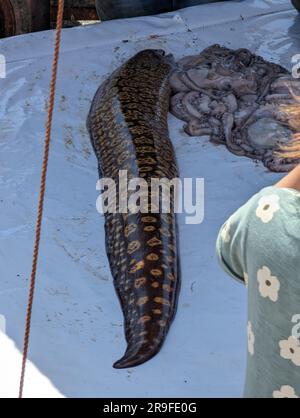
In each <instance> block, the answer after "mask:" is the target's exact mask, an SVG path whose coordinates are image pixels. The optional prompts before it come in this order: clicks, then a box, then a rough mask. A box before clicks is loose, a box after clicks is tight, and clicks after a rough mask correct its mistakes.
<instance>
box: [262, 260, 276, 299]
mask: <svg viewBox="0 0 300 418" xmlns="http://www.w3.org/2000/svg"><path fill="white" fill-rule="evenodd" d="M257 281H258V283H259V287H258V290H259V293H260V294H261V296H262V297H263V298H269V299H271V301H272V302H276V301H277V299H278V292H279V289H280V281H279V280H278V278H277V277H276V276H272V274H271V270H270V269H269V268H268V267H266V266H263V267H262V268H260V269H259V270H258V271H257Z"/></svg>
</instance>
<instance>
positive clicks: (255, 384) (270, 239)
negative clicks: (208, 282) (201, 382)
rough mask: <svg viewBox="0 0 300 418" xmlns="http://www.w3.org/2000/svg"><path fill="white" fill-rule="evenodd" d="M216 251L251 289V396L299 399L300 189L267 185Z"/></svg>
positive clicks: (230, 223) (232, 221) (232, 222)
mask: <svg viewBox="0 0 300 418" xmlns="http://www.w3.org/2000/svg"><path fill="white" fill-rule="evenodd" d="M217 255H218V258H219V262H220V264H221V266H222V267H223V269H224V270H225V271H226V272H227V273H228V274H230V275H231V276H232V277H234V278H235V279H237V280H239V281H241V282H243V283H245V284H246V286H247V288H248V323H247V337H248V362H247V375H246V385H245V396H246V397H270V398H272V397H273V398H299V397H300V193H299V192H297V191H295V190H293V189H286V188H277V187H276V186H271V187H266V188H264V189H262V190H261V191H260V192H259V193H257V194H256V195H254V196H253V197H252V198H251V199H250V200H249V201H248V202H247V203H246V204H245V205H243V206H242V207H241V208H239V209H238V210H237V211H236V212H235V213H234V214H233V215H232V216H231V217H230V218H229V219H228V220H227V221H226V222H225V224H224V225H223V226H222V228H221V230H220V233H219V236H218V238H217Z"/></svg>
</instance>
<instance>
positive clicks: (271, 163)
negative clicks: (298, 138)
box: [170, 45, 300, 172]
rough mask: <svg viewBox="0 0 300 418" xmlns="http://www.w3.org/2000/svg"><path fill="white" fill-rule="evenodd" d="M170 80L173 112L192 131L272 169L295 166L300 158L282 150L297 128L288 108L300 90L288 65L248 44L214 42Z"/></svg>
mask: <svg viewBox="0 0 300 418" xmlns="http://www.w3.org/2000/svg"><path fill="white" fill-rule="evenodd" d="M170 84H171V88H172V97H171V101H170V111H171V113H172V114H173V115H174V116H175V117H177V118H179V119H181V120H183V121H184V122H185V123H186V124H185V125H184V131H185V132H186V133H187V134H188V135H190V136H202V135H207V136H208V137H209V139H210V141H211V142H213V143H216V144H223V145H225V146H226V147H227V148H228V150H229V151H230V152H232V153H233V154H236V155H239V156H246V157H249V158H252V159H254V160H260V161H262V163H263V164H264V165H265V166H266V167H267V168H268V169H269V170H271V171H276V172H285V171H289V170H291V169H292V168H293V167H294V166H295V165H297V164H298V163H299V160H298V159H295V158H288V156H287V155H286V156H285V155H284V152H283V151H282V150H283V149H284V147H285V146H287V145H288V144H290V143H291V141H292V138H293V136H294V135H295V132H296V131H295V129H294V127H293V126H291V123H290V121H289V116H288V112H286V111H285V110H284V108H285V107H287V108H288V106H294V105H295V97H296V95H297V92H299V89H300V84H299V81H297V80H295V79H293V78H292V77H291V75H290V73H289V72H288V71H287V70H286V69H285V68H283V67H282V66H280V65H277V64H274V63H271V62H267V61H266V60H264V59H263V58H262V57H260V56H257V55H255V54H253V53H252V52H251V51H249V50H248V49H244V48H242V49H238V50H232V49H229V48H226V47H222V46H220V45H212V46H210V47H208V48H206V49H204V50H203V51H202V52H201V53H200V54H199V55H193V56H186V57H184V58H182V59H181V60H179V61H178V65H177V68H175V69H174V70H173V72H172V74H171V76H170Z"/></svg>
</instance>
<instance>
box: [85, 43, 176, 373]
mask: <svg viewBox="0 0 300 418" xmlns="http://www.w3.org/2000/svg"><path fill="white" fill-rule="evenodd" d="M172 68H173V61H172V58H171V57H170V56H169V55H168V56H166V55H165V54H164V51H161V50H144V51H141V52H139V53H138V54H136V55H135V56H134V57H132V58H131V59H129V60H128V61H127V62H126V63H125V64H123V65H122V66H121V67H120V68H119V69H117V70H116V71H115V72H113V73H112V75H111V76H110V77H109V78H108V79H107V80H106V81H105V82H104V83H103V84H102V85H101V86H100V88H99V89H98V91H97V93H96V95H95V97H94V100H93V102H92V105H91V109H90V113H89V116H88V120H87V127H88V130H89V133H90V137H91V142H92V145H93V148H94V151H95V154H96V156H97V159H98V163H99V175H100V177H109V178H112V179H113V180H114V181H115V183H116V184H117V186H118V184H119V170H127V173H128V179H132V178H137V177H138V178H143V179H145V180H146V181H147V184H148V191H149V193H151V190H150V180H151V178H156V179H161V178H167V179H170V180H171V179H173V178H176V177H178V173H177V167H176V160H175V155H174V150H173V147H172V144H171V142H170V139H169V135H168V124H167V114H168V109H169V100H170V86H169V76H170V73H171V71H172ZM117 190H118V189H117ZM132 193H133V192H128V199H129V198H130V194H132ZM150 197H151V196H150ZM150 197H149V199H150ZM159 199H160V200H161V196H160V198H159ZM170 201H171V207H172V208H173V209H172V210H171V211H170V213H163V210H162V209H161V207H160V209H159V210H153V207H152V212H156V213H151V212H149V213H141V212H137V213H132V212H130V211H128V213H109V212H107V213H105V233H106V251H107V255H108V259H109V264H110V269H111V272H112V276H113V280H114V286H115V289H116V292H117V294H118V297H119V300H120V303H121V307H122V310H123V315H124V328H125V336H126V341H127V349H126V352H125V354H124V356H123V357H122V358H121V359H120V360H118V361H117V362H116V363H115V364H114V365H113V367H115V368H118V369H120V368H127V367H133V366H137V365H139V364H141V363H144V362H146V361H147V360H149V359H150V358H151V357H153V356H154V355H155V354H156V353H157V352H158V351H159V350H160V348H161V346H162V344H163V342H164V340H165V337H166V335H167V332H168V330H169V327H170V324H171V322H172V320H173V317H174V314H175V311H176V306H177V299H178V292H179V287H180V268H179V262H178V258H179V257H178V238H177V226H176V217H175V214H174V190H173V189H171V198H170ZM160 203H161V202H160ZM148 205H149V201H148V204H147V207H148ZM117 207H118V206H117ZM148 209H149V207H148Z"/></svg>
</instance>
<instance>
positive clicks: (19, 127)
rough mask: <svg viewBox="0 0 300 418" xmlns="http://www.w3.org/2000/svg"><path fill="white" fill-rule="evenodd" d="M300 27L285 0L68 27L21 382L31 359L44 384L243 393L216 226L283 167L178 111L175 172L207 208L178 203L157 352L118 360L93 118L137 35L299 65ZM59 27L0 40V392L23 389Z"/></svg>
mask: <svg viewBox="0 0 300 418" xmlns="http://www.w3.org/2000/svg"><path fill="white" fill-rule="evenodd" d="M299 28H300V22H299V18H298V15H297V12H296V11H295V10H294V9H293V8H292V6H291V5H290V2H289V1H283V0H281V1H262V0H261V1H260V0H255V1H243V2H234V1H226V2H223V3H215V4H208V5H202V6H195V7H192V8H188V9H184V10H181V11H178V12H175V13H170V14H165V15H160V16H153V17H142V18H135V19H127V20H122V21H111V22H104V23H102V24H96V25H92V26H86V27H79V28H74V29H65V30H64V31H63V36H62V52H61V57H60V63H59V73H58V85H57V97H56V107H55V113H54V121H53V133H52V145H51V155H50V163H49V175H48V186H47V195H46V201H45V218H44V222H43V233H42V241H41V253H40V263H39V269H38V277H37V289H36V298H35V303H34V310H33V322H32V334H31V341H30V360H31V364H32V367H29V368H28V375H27V377H28V380H27V381H26V386H25V396H39V394H40V391H38V390H37V385H38V386H39V384H38V382H39V379H40V378H41V379H44V377H43V376H37V375H36V373H37V371H38V373H40V375H44V376H45V377H46V378H45V380H43V382H44V383H43V393H44V394H45V392H47V393H46V394H47V395H48V396H56V394H58V393H60V394H62V395H63V396H68V397H76V396H107V397H108V396H109V397H114V396H115V397H117V396H124V397H126V396H129V397H134V396H138V397H139V396H161V397H164V396H175V397H179V396H209V397H219V396H222V397H228V396H242V391H243V382H244V373H245V360H246V322H247V320H246V310H247V306H246V290H245V289H244V288H243V286H240V285H238V284H237V283H235V282H234V281H232V280H230V279H229V278H228V277H227V276H226V275H225V274H224V273H223V272H222V271H221V270H220V269H219V267H218V264H217V261H216V257H215V250H214V246H215V239H216V235H217V231H218V229H219V227H220V225H221V224H222V223H223V222H224V221H225V219H226V217H228V215H230V214H231V213H232V211H233V210H235V209H236V208H237V207H238V206H239V205H241V204H242V203H244V202H245V200H246V199H247V198H249V197H250V196H251V195H252V194H253V193H255V192H256V191H257V190H259V189H260V188H262V187H264V186H267V185H269V184H272V183H274V182H275V181H276V180H277V179H278V178H279V176H278V175H275V174H272V173H270V172H267V171H266V169H265V168H264V167H263V166H262V165H261V164H256V163H255V162H253V161H252V160H249V159H247V158H239V157H236V156H234V155H232V154H231V153H229V152H228V151H227V150H226V149H225V148H223V147H222V146H215V145H213V144H211V143H209V142H208V138H207V137H199V138H190V137H187V136H186V135H185V133H184V132H183V130H182V122H181V121H179V120H176V119H175V118H174V117H171V116H170V118H169V126H170V136H171V138H172V141H173V143H174V146H175V150H176V154H177V159H178V163H179V168H180V173H181V176H182V177H194V178H195V177H204V179H205V219H204V222H203V223H202V224H200V225H194V226H190V225H186V224H185V222H184V215H180V216H179V229H180V242H181V264H182V290H181V294H180V301H179V306H178V312H177V316H176V319H175V322H174V323H173V326H172V328H171V331H170V333H169V336H168V338H167V341H166V343H165V345H164V347H163V348H162V350H161V352H160V353H159V354H158V355H157V356H156V357H155V358H154V359H152V360H151V361H149V362H147V363H146V364H144V365H142V366H139V367H137V368H134V369H129V370H114V369H113V368H112V367H111V365H112V363H113V361H114V360H116V359H117V358H119V357H120V356H121V355H122V353H123V351H124V348H125V340H124V335H123V324H122V315H121V310H120V307H119V303H118V300H117V297H116V295H115V292H114V289H113V285H112V278H111V275H110V272H109V268H108V262H107V258H106V254H105V248H104V230H103V218H102V217H101V216H100V215H99V214H98V213H97V211H96V208H95V202H96V198H97V196H98V194H97V191H96V180H97V163H96V159H95V157H94V155H93V153H92V149H91V145H90V142H89V138H88V134H87V131H86V128H85V119H86V115H87V112H88V109H89V106H90V101H91V99H92V97H93V95H94V93H95V91H96V89H97V87H98V86H99V84H100V83H101V81H102V80H103V78H104V77H105V76H106V75H107V74H109V73H110V72H111V71H112V70H113V69H115V68H116V67H117V66H119V65H120V63H122V62H123V61H124V60H126V59H127V58H128V57H130V56H132V55H133V54H134V53H136V52H137V51H139V50H141V49H144V48H163V49H165V50H166V51H167V52H171V53H173V54H174V55H175V57H176V58H180V57H182V56H184V55H187V54H195V53H197V52H200V51H201V50H202V49H203V48H204V47H206V46H208V45H210V44H213V43H221V44H224V45H225V46H228V47H232V48H240V47H247V48H250V49H251V50H252V51H253V52H256V53H258V54H261V55H262V56H264V58H266V59H269V60H272V61H274V62H277V63H280V64H282V65H285V66H286V67H287V68H289V69H291V65H292V64H291V57H292V55H293V54H295V53H298V52H299V46H300V39H299V30H300V29H299ZM53 40H54V32H53V31H48V32H41V33H36V34H29V35H24V36H19V37H15V38H10V39H4V40H1V41H0V53H1V54H3V55H5V57H6V60H7V77H6V79H0V89H1V96H0V214H1V216H0V315H4V316H5V318H6V335H7V337H5V334H3V333H2V334H1V338H2V339H4V340H5V339H7V341H6V343H3V344H1V346H0V396H1V395H2V396H4V395H5V396H15V395H16V392H17V391H16V388H17V381H18V376H19V368H20V362H19V360H20V358H19V357H20V352H19V350H21V348H22V339H23V325H24V319H25V305H26V301H27V289H28V277H29V273H30V264H31V254H32V245H33V237H34V222H35V214H36V206H37V199H38V187H39V175H40V168H41V156H42V147H43V138H44V125H45V116H46V104H47V97H48V85H49V78H50V70H51V58H52V48H53ZM12 342H14V344H15V351H16V353H13V354H12V352H11V350H10V349H9V348H7V347H10V346H12V344H13V343H12ZM16 356H18V358H17V359H16ZM4 365H5V368H4ZM3 370H4V371H5V372H4V373H3V372H2V371H3ZM8 381H9V385H8V384H7V382H8ZM47 382H48V383H47ZM47 385H48V386H47ZM47 387H49V390H47Z"/></svg>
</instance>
